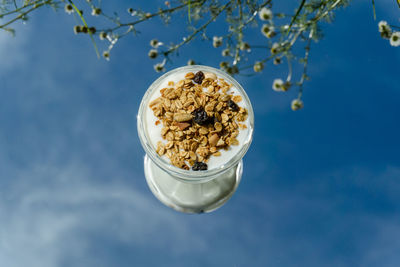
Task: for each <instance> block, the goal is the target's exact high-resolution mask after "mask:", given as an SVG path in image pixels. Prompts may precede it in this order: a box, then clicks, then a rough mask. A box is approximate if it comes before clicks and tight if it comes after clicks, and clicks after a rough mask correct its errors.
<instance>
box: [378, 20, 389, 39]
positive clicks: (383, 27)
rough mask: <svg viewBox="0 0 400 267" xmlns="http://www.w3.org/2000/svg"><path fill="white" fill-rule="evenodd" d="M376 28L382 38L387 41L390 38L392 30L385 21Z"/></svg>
mask: <svg viewBox="0 0 400 267" xmlns="http://www.w3.org/2000/svg"><path fill="white" fill-rule="evenodd" d="M378 28H379V32H380V33H381V36H382V38H385V39H389V38H390V36H391V35H392V29H391V28H390V26H389V25H388V24H387V22H386V21H384V20H381V21H380V22H379V23H378Z"/></svg>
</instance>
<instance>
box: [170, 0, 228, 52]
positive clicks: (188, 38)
mask: <svg viewBox="0 0 400 267" xmlns="http://www.w3.org/2000/svg"><path fill="white" fill-rule="evenodd" d="M230 4H231V1H229V2H228V3H226V4H225V5H223V6H222V8H221V9H220V10H218V12H217V13H216V14H215V15H214V16H212V18H211V19H210V20H208V21H207V22H206V23H205V24H203V25H202V26H201V27H200V28H197V29H196V30H195V31H194V32H193V33H192V34H191V35H190V36H188V37H186V38H185V39H184V40H183V41H182V42H180V43H179V44H177V45H175V46H173V47H172V48H170V49H168V50H167V51H165V52H164V53H163V54H164V56H168V54H170V53H171V52H173V51H175V50H177V49H179V48H180V47H181V46H183V45H184V44H186V43H188V42H190V41H191V40H192V39H193V38H194V37H195V36H196V35H197V34H198V33H199V32H201V31H203V30H204V29H205V28H207V26H208V25H209V24H210V23H211V22H213V21H214V20H215V19H216V18H217V17H218V16H219V15H220V14H221V13H222V11H224V10H225V9H226V8H227V7H228V6H229V5H230Z"/></svg>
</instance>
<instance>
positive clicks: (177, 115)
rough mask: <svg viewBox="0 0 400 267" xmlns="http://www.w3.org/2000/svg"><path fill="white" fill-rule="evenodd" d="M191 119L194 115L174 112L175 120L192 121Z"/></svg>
mask: <svg viewBox="0 0 400 267" xmlns="http://www.w3.org/2000/svg"><path fill="white" fill-rule="evenodd" d="M191 119H192V115H190V114H187V113H175V114H174V121H177V122H184V121H190V120H191Z"/></svg>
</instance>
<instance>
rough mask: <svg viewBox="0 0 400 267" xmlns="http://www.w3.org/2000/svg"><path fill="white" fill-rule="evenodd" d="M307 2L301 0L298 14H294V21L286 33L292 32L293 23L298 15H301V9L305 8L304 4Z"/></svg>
mask: <svg viewBox="0 0 400 267" xmlns="http://www.w3.org/2000/svg"><path fill="white" fill-rule="evenodd" d="M305 3H306V0H302V1H301V3H300V6H299V8H298V9H297V11H296V14H295V15H294V16H293V18H292V21H291V22H290V24H289V28H288V30H287V32H286V35H288V33H289V32H290V29H291V28H292V25H293V23H294V22H295V20H296V19H297V17H298V16H299V14H300V11H301V10H302V9H303V6H304V4H305Z"/></svg>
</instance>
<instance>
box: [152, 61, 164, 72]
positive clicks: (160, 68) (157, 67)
mask: <svg viewBox="0 0 400 267" xmlns="http://www.w3.org/2000/svg"><path fill="white" fill-rule="evenodd" d="M164 65H165V60H164V61H163V62H161V63H157V64H156V65H154V70H155V71H157V72H162V71H165V68H164Z"/></svg>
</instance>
